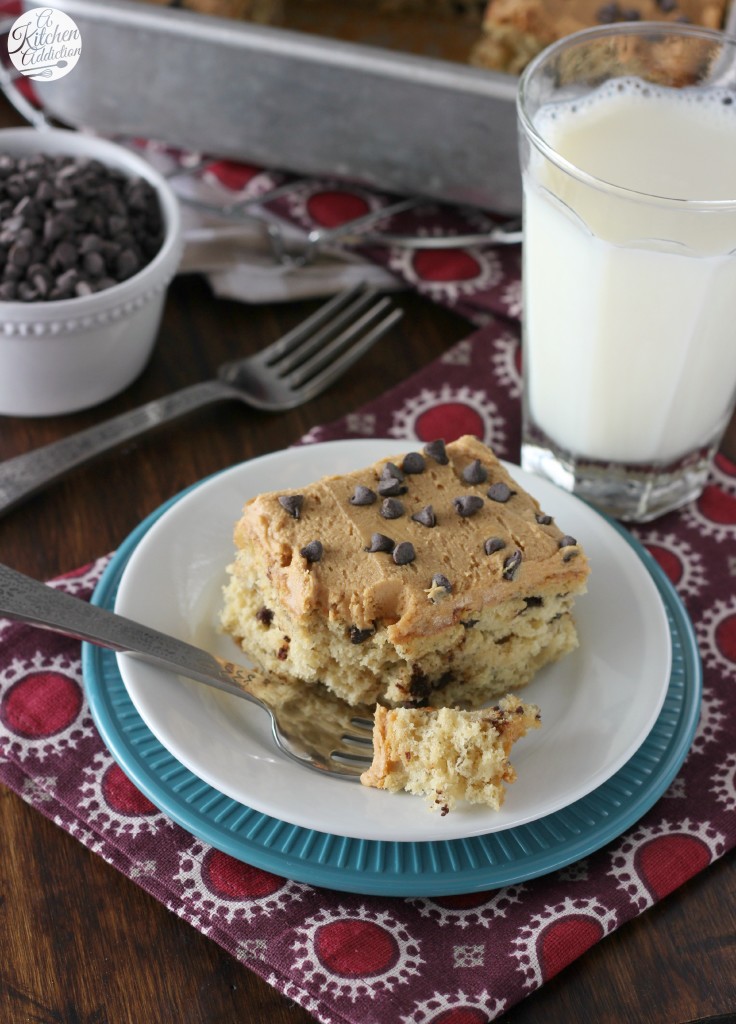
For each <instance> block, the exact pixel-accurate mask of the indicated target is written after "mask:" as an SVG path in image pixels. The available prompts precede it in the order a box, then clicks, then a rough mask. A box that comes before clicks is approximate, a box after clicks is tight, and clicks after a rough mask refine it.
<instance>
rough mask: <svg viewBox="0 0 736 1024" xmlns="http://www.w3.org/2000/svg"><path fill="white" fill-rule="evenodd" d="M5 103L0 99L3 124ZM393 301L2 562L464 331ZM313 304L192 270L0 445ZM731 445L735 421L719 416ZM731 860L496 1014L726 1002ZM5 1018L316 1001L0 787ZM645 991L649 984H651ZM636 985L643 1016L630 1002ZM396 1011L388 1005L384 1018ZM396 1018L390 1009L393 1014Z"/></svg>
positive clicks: (122, 468)
mask: <svg viewBox="0 0 736 1024" xmlns="http://www.w3.org/2000/svg"><path fill="white" fill-rule="evenodd" d="M16 122H17V117H16V116H15V115H14V114H13V113H12V112H10V111H9V110H8V109H6V108H2V107H0V125H2V124H5V125H10V124H13V123H16ZM396 301H397V303H398V304H399V305H400V306H402V307H403V308H404V309H405V311H406V315H405V318H404V321H403V323H402V324H401V325H400V326H399V327H398V328H397V329H396V330H395V332H394V333H393V334H392V335H391V337H390V339H389V338H387V339H384V340H383V341H382V342H380V343H379V344H378V346H377V347H376V348H375V349H374V351H373V352H372V353H371V355H370V356H369V357H366V358H364V359H363V360H362V362H361V363H360V364H359V365H358V366H357V367H356V369H355V371H354V372H352V373H351V374H350V375H349V377H347V378H345V379H344V380H343V381H342V382H341V383H340V385H339V386H338V387H335V388H333V389H332V390H331V391H330V392H328V393H326V394H324V395H322V396H321V397H319V398H318V399H316V400H314V401H312V402H310V403H309V404H308V405H306V406H304V407H302V408H300V409H297V410H294V411H293V412H290V413H285V414H279V415H266V414H262V413H258V412H255V411H253V410H250V409H248V408H246V407H244V406H241V405H236V404H232V403H225V404H221V405H219V406H214V407H212V408H211V409H209V410H206V411H202V412H199V413H197V414H195V415H194V416H193V417H192V418H190V419H188V420H185V421H182V422H180V423H179V424H176V425H171V426H169V427H165V428H162V429H161V430H160V431H159V432H158V433H156V434H155V435H150V436H148V437H147V438H145V439H143V440H141V441H139V442H138V443H137V444H135V445H134V446H130V447H129V448H127V449H125V450H122V451H118V452H116V453H115V455H114V456H107V457H106V458H104V459H102V460H101V461H99V462H98V463H96V464H95V465H93V466H90V467H87V468H84V469H80V470H78V471H77V472H75V473H74V474H73V475H72V476H71V477H69V478H67V479H66V480H65V481H63V482H61V483H58V484H56V485H54V486H53V487H51V488H50V489H49V490H47V491H46V492H45V493H43V494H40V495H38V496H36V497H34V498H33V499H31V500H29V501H28V502H27V503H26V504H24V505H22V506H21V507H19V508H17V509H16V510H14V511H12V512H11V513H9V514H7V515H6V516H5V517H4V518H3V521H2V523H0V562H4V563H7V564H9V565H11V566H13V567H15V568H17V569H20V570H21V571H23V572H26V573H28V574H30V575H32V576H35V577H37V578H39V579H44V578H48V577H50V576H53V575H55V574H57V573H61V572H64V571H66V570H70V569H72V568H75V567H77V566H79V565H81V564H84V563H86V562H88V561H90V560H92V559H94V558H96V557H98V556H99V555H101V554H103V553H105V552H108V551H111V550H113V549H114V548H115V547H116V546H117V545H118V544H119V543H120V542H121V541H122V540H123V539H124V538H125V537H126V536H127V534H128V533H129V532H130V531H131V530H132V529H133V528H134V527H135V526H136V525H137V524H138V523H139V522H140V520H141V519H142V518H143V517H144V516H146V515H147V514H148V513H149V512H151V511H152V510H153V509H155V508H157V507H158V506H159V505H160V504H161V502H162V501H164V500H165V499H167V498H168V497H170V496H171V495H173V494H175V493H177V492H178V491H180V490H181V489H182V488H183V487H186V486H187V485H188V484H191V483H193V482H194V481H196V480H199V479H200V478H202V477H204V476H206V475H207V474H209V473H212V472H214V471H216V470H219V469H222V468H223V467H226V466H229V465H231V464H233V463H236V462H240V461H242V460H244V459H248V458H250V457H251V456H255V455H260V454H264V453H267V452H271V451H275V450H278V449H280V448H282V447H284V446H286V445H288V444H290V443H292V442H293V441H295V440H296V439H297V438H298V437H300V436H301V435H302V434H303V433H305V432H306V431H307V430H308V429H309V428H310V427H312V426H314V425H315V424H318V423H323V422H328V421H330V420H332V419H334V418H335V417H338V416H340V415H342V414H344V413H347V412H349V411H351V410H354V409H355V408H357V407H358V406H360V405H361V404H362V403H364V402H366V401H368V400H370V399H371V398H374V397H376V396H377V395H379V394H381V393H382V392H383V391H384V390H385V389H386V388H387V387H389V386H390V385H392V384H394V383H396V382H398V381H400V380H401V379H403V378H404V377H406V376H407V375H408V374H410V373H411V372H412V371H414V370H416V369H418V368H419V367H421V366H422V365H424V364H426V363H428V362H429V361H431V360H432V359H434V358H436V357H437V356H439V355H440V354H441V353H442V352H443V351H445V350H446V349H447V348H448V347H449V346H450V345H451V344H452V343H453V342H455V341H457V340H459V339H460V338H461V337H463V336H464V335H466V334H467V333H469V331H470V327H469V325H468V324H467V323H466V322H465V321H464V320H462V319H460V318H458V317H456V316H455V315H453V314H452V313H449V312H447V311H444V310H441V309H438V308H437V307H435V306H433V305H431V304H430V303H429V302H427V301H426V300H423V299H421V298H419V297H417V296H415V295H409V294H402V295H400V296H398V297H397V299H396ZM315 305H316V303H311V302H310V303H297V304H293V305H282V306H265V307H262V308H260V307H256V308H254V307H246V306H243V305H240V304H238V303H235V302H229V301H223V300H216V299H214V298H213V297H212V295H211V293H210V291H209V289H208V287H207V285H206V284H205V282H204V281H202V280H201V279H199V278H196V277H189V278H181V279H178V280H177V281H176V282H175V283H174V285H173V286H172V288H171V290H170V294H169V297H168V301H167V306H166V310H165V315H164V322H163V325H162V329H161V333H160V340H159V342H158V344H157V347H156V350H155V353H154V356H153V358H152V361H151V363H150V364H149V366H148V367H147V369H146V370H145V372H144V373H143V375H142V376H141V377H140V378H139V380H138V381H136V382H135V383H134V384H133V385H132V386H131V387H130V388H128V390H127V391H125V393H123V394H122V395H120V396H118V397H117V398H115V399H113V400H111V401H109V402H107V403H106V404H105V405H103V406H101V407H98V408H96V409H92V410H89V411H86V412H81V413H78V414H74V415H70V416H65V417H55V418H51V419H19V418H10V417H0V458H8V457H10V456H13V455H17V454H19V453H21V452H23V451H26V450H28V449H31V448H34V447H37V446H39V445H42V444H45V443H47V442H50V441H52V440H55V439H57V438H60V437H63V436H66V435H68V434H70V433H72V432H74V431H76V430H79V429H81V428H83V427H86V426H90V425H92V424H94V423H97V422H98V421H99V420H101V419H102V418H104V417H107V416H110V415H113V414H115V413H118V412H121V411H123V410H126V409H129V408H133V407H134V406H136V405H139V404H141V403H142V402H145V401H148V400H150V399H153V398H156V397H158V396H160V395H163V394H165V393H167V392H170V391H172V390H174V389H176V388H180V387H183V386H185V385H187V384H190V383H193V382H195V381H198V380H202V379H205V378H206V377H208V376H209V375H211V374H212V373H213V371H214V369H215V367H216V366H217V365H218V364H219V363H220V362H221V361H223V360H225V359H229V358H232V357H234V356H235V355H239V354H240V355H244V354H247V353H249V352H253V351H256V350H257V349H259V348H260V347H262V346H263V345H264V344H267V343H268V342H269V341H270V340H272V339H273V338H274V337H276V336H277V335H278V334H280V333H281V332H283V330H285V329H286V328H287V327H289V326H292V325H293V324H295V323H297V322H298V321H299V320H300V319H301V318H302V317H303V316H304V315H305V314H306V313H307V312H308V311H311V309H312V308H314V307H315ZM728 444H729V450H730V452H731V453H732V454H733V453H734V452H736V430H734V429H733V427H732V430H731V431H730V433H729V442H728ZM735 868H736V865H735V864H734V860H733V858H732V857H731V858H726V859H724V860H722V861H721V862H719V863H717V864H716V865H714V866H713V867H711V868H709V869H708V870H707V871H705V872H704V873H703V874H701V875H700V876H698V877H696V878H695V879H694V880H692V881H691V882H690V883H688V884H687V885H685V886H684V887H682V888H681V889H679V890H677V892H676V893H675V894H674V895H672V896H670V897H669V898H668V899H666V900H664V901H663V902H662V903H661V904H659V905H657V906H655V907H654V908H653V909H650V910H648V911H647V912H646V913H645V914H644V915H643V916H641V917H640V918H638V919H637V920H636V921H635V922H633V923H630V924H628V925H626V926H624V927H623V928H621V929H620V930H619V931H618V932H616V933H615V934H614V935H612V936H611V937H609V938H607V939H606V940H605V941H603V942H601V943H599V944H598V945H597V946H596V947H594V948H593V949H592V950H591V951H589V952H588V953H587V954H586V955H585V956H583V957H582V958H581V959H579V960H578V961H577V962H576V963H575V964H573V965H572V966H571V967H570V968H568V969H567V970H566V971H564V972H563V973H562V974H561V975H559V976H558V977H557V978H556V979H554V980H553V981H552V982H550V983H549V984H547V985H546V986H545V987H544V988H543V989H542V990H541V991H540V992H538V993H536V994H534V995H532V996H530V997H529V998H528V999H527V1000H525V1001H524V1002H523V1003H522V1004H520V1005H519V1006H517V1007H516V1008H514V1009H512V1010H511V1011H510V1012H509V1013H508V1014H507V1015H506V1016H505V1017H504V1018H503V1021H504V1022H507V1024H531V1022H538V1021H541V1020H544V1021H545V1024H590V1022H592V1021H595V1022H598V1024H606V1022H611V1024H613V1022H616V1024H619V1022H620V1021H624V1020H625V1021H631V1022H636V1021H640V1020H644V1019H646V1021H647V1022H648V1024H675V1022H678V1021H684V1020H688V1019H691V1018H693V1017H696V1016H701V1015H706V1014H716V1013H724V1012H727V1011H730V1010H733V1009H734V1008H736V948H735V945H734V935H735V933H736V922H735V921H734V906H735V904H736V900H735V899H734V896H735V895H736V893H735V892H734V889H735V888H736V870H735ZM0 935H2V940H1V942H0V950H1V951H2V955H1V956H0V1022H2V1024H26V1022H28V1024H30V1022H41V1024H46V1022H48V1024H52V1022H55V1024H93V1022H94V1024H153V1022H177V1024H189V1022H191V1024H230V1022H235V1021H239V1022H246V1021H247V1022H249V1024H308V1022H310V1021H313V1018H312V1017H311V1016H310V1015H309V1014H307V1013H306V1012H304V1011H303V1010H302V1009H301V1008H299V1007H298V1006H296V1005H295V1004H293V1003H291V1002H290V1001H289V1000H287V999H286V998H284V997H282V996H281V995H279V994H278V993H277V992H276V991H275V990H274V989H272V988H270V987H269V986H268V985H266V984H265V983H264V982H262V981H260V980H259V979H258V978H257V977H256V976H255V975H254V974H252V973H251V972H250V971H249V970H248V969H247V968H245V967H243V966H242V965H241V964H239V963H238V962H237V961H235V960H234V959H232V958H231V957H230V956H229V955H227V954H226V953H225V952H223V951H222V950H221V949H220V948H219V947H218V946H217V945H216V944H215V943H214V942H213V941H211V940H210V939H208V938H206V937H205V936H204V935H202V934H200V933H199V932H197V931H196V930H195V929H194V928H193V927H191V926H190V925H188V924H186V923H185V922H183V921H181V920H180V919H179V918H177V917H176V916H175V915H174V914H172V913H171V912H169V911H168V910H166V909H165V908H164V907H163V906H162V905H161V904H159V903H158V902H157V901H156V900H155V899H154V898H153V897H151V896H149V895H147V894H146V893H145V892H144V891H143V890H142V889H140V888H139V887H138V886H136V885H135V884H134V883H133V882H131V881H129V880H128V879H127V878H125V877H124V876H123V875H121V874H119V873H118V872H117V871H116V870H115V869H113V868H112V867H110V866H109V865H108V864H106V863H105V862H104V861H103V860H102V859H101V858H100V857H98V856H96V855H94V854H92V853H90V852H89V851H88V850H87V849H86V848H85V847H84V846H83V845H82V844H81V843H79V842H78V841H76V840H75V839H73V838H71V837H70V836H69V835H67V834H66V833H65V832H63V831H62V830H61V829H60V828H58V827H57V826H55V825H53V824H52V823H50V822H49V821H47V820H46V819H45V818H43V817H42V816H41V815H40V814H38V813H37V812H36V811H34V810H32V809H31V808H30V807H28V806H27V805H26V804H25V803H23V801H22V800H20V798H19V797H17V796H16V795H15V794H14V793H12V792H10V791H8V790H7V789H4V788H2V789H0ZM653 988H654V989H656V998H652V989H653ZM642 992H646V993H648V994H647V998H646V1000H645V1005H646V1006H647V1013H646V1017H644V1016H642V1015H641V1013H640V1012H639V1011H638V1007H639V1006H640V1005H641V1004H640V994H641V993H642ZM386 1024H394V1022H386ZM395 1024H398V1022H395Z"/></svg>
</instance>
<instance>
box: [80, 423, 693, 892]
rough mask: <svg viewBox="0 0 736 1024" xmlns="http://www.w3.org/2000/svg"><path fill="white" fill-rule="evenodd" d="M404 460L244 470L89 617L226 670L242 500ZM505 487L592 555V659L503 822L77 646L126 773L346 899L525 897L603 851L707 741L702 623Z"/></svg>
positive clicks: (631, 545) (117, 563)
mask: <svg viewBox="0 0 736 1024" xmlns="http://www.w3.org/2000/svg"><path fill="white" fill-rule="evenodd" d="M404 447H406V444H405V443H404V444H403V445H402V443H401V442H398V443H397V442H396V441H378V440H365V441H362V440H361V441H335V442H329V443H326V444H322V445H311V446H306V447H303V448H295V449H287V450H286V451H283V452H278V453H276V454H272V455H267V456H264V457H262V458H259V459H254V460H252V461H250V462H247V463H243V464H242V465H239V466H235V467H234V468H232V469H230V470H227V471H225V472H223V473H221V474H218V475H217V476H214V477H211V478H209V479H207V480H205V481H204V482H203V483H201V484H199V485H197V486H196V487H194V488H191V489H190V490H188V491H186V492H184V494H182V495H180V496H178V497H177V498H175V499H173V500H172V501H171V502H169V503H167V504H166V505H165V506H163V507H162V508H161V509H159V510H157V511H156V512H155V513H154V514H153V515H152V516H150V517H149V518H148V519H147V520H145V521H144V522H143V523H141V525H140V526H139V527H138V528H137V529H136V530H135V531H134V532H133V533H132V534H131V536H130V537H129V538H128V539H127V540H126V541H125V543H124V544H123V545H122V546H121V547H120V549H119V550H118V552H117V554H116V556H115V558H114V559H113V561H112V562H111V563H110V565H109V567H108V569H107V571H106V573H105V575H104V577H103V579H102V580H101V582H100V584H99V586H98V588H97V591H96V593H95V596H94V598H93V600H94V602H95V603H97V604H100V605H103V606H104V607H107V608H114V609H115V610H116V611H118V612H120V613H121V614H123V615H127V616H129V617H130V618H133V619H137V620H139V621H141V622H145V623H146V624H148V625H150V626H153V627H155V628H157V629H160V630H163V631H165V632H167V633H171V634H173V635H175V636H178V637H181V639H183V640H187V641H188V642H190V643H194V644H196V645H198V646H201V647H205V648H206V649H208V650H210V651H212V652H213V653H215V654H220V655H222V656H227V657H230V658H232V656H233V647H232V640H231V638H229V637H227V636H223V635H222V634H221V633H220V632H219V630H218V625H217V622H218V614H219V610H220V607H221V588H222V586H223V584H224V583H225V580H226V567H227V566H228V564H229V563H230V561H231V560H232V557H233V554H234V548H233V542H232V531H233V526H234V524H235V522H236V520H237V519H238V518H239V515H240V511H241V509H242V506H243V504H244V502H245V501H246V500H247V499H248V498H250V497H252V496H254V495H256V494H258V493H260V492H262V491H266V490H276V489H280V488H293V487H300V486H302V485H305V484H307V483H309V482H311V481H313V480H316V479H318V478H319V477H320V476H323V475H324V474H326V473H342V472H349V471H351V470H353V469H355V468H357V467H360V466H363V465H369V464H370V463H372V462H374V461H376V460H377V459H380V458H386V457H388V456H392V455H393V456H396V455H397V454H399V453H400V452H401V451H402V449H403V448H404ZM509 469H510V470H511V472H512V474H513V475H514V476H515V478H516V479H517V480H518V481H519V483H521V484H522V486H524V487H525V488H526V489H527V490H529V491H530V492H531V493H532V494H534V495H535V496H536V497H537V498H538V499H539V501H540V503H541V504H542V507H543V508H544V510H545V512H547V513H549V514H551V515H553V516H554V517H555V518H556V519H557V520H558V522H559V523H560V524H561V525H562V526H563V528H564V530H565V532H567V533H571V534H572V535H574V536H575V537H577V538H578V540H579V541H580V542H581V543H582V544H583V546H584V548H585V550H586V553H587V555H588V557H589V559H590V562H591V567H592V571H591V578H590V581H589V592H588V593H587V594H586V595H585V596H584V597H583V598H580V599H578V602H577V604H576V621H577V625H578V633H579V636H580V647H579V649H578V650H577V651H575V652H574V653H573V654H572V655H569V656H568V657H566V658H564V659H563V660H562V661H560V662H558V663H557V664H555V665H552V666H548V667H547V668H545V669H544V670H542V672H541V673H540V674H539V675H538V677H537V678H536V679H535V680H534V682H533V683H532V684H531V685H530V686H528V687H526V688H525V689H524V691H523V694H524V699H528V700H530V701H533V702H534V703H536V704H539V706H540V708H541V710H542V722H543V727H542V729H540V730H538V731H536V732H534V733H532V734H530V735H529V736H527V737H525V738H524V739H523V740H521V741H520V742H519V743H518V744H517V746H516V747H515V748H514V752H513V762H514V766H515V767H516V769H517V771H518V775H519V778H518V781H517V782H516V783H514V785H513V786H511V787H509V789H508V792H507V798H506V802H505V804H504V806H503V808H502V809H501V810H500V811H497V812H496V811H492V810H490V809H489V808H485V807H480V806H474V805H473V806H471V805H468V806H463V807H457V808H455V809H454V810H453V811H452V812H451V813H450V814H448V815H446V816H444V817H442V816H440V815H438V814H436V813H432V812H431V811H430V810H429V809H428V808H427V806H426V804H425V803H424V801H423V800H421V799H420V798H417V797H412V796H409V795H408V794H398V795H396V794H389V793H386V792H384V791H379V790H374V789H368V788H365V787H362V786H360V785H359V784H356V782H355V781H348V780H345V779H339V778H335V777H330V776H325V775H322V774H316V773H314V772H311V771H309V770H308V769H305V768H303V767H301V766H299V765H297V764H295V763H294V762H292V761H290V760H288V759H286V758H284V757H283V756H282V755H280V754H279V752H278V751H277V750H276V748H275V746H274V743H273V740H272V738H271V733H270V724H269V721H268V718H267V716H266V715H265V714H264V713H263V712H262V711H261V710H260V709H258V708H257V707H255V706H253V705H251V704H249V703H247V702H245V701H241V700H238V699H237V698H234V697H229V696H228V695H226V694H222V693H219V692H217V691H214V690H210V688H208V687H203V686H201V685H200V684H197V683H194V682H191V681H189V680H185V679H182V678H180V677H178V676H176V675H174V674H170V673H166V672H164V671H162V670H160V669H157V668H154V667H152V666H149V665H145V664H144V663H142V662H140V661H138V660H135V659H133V658H131V657H130V656H127V655H114V654H112V653H111V652H109V651H103V650H101V649H99V648H96V647H91V646H89V645H85V646H84V649H83V668H84V678H85V685H86V689H87V693H88V698H89V702H90V706H91V709H92V714H93V716H94V719H95V722H96V724H97V727H98V729H99V731H100V733H101V735H102V738H103V739H104V741H105V743H106V744H107V746H108V748H109V749H110V751H111V753H112V755H113V756H114V757H115V759H116V760H117V762H118V763H119V764H120V766H121V768H122V769H123V770H124V771H125V772H126V774H128V776H129V777H130V778H131V779H132V781H133V782H134V783H135V784H136V785H137V786H138V788H139V789H140V790H141V791H142V792H143V793H144V794H145V795H146V796H147V797H148V798H149V799H150V800H151V801H152V803H154V804H155V805H156V806H157V807H159V808H160V809H161V810H162V811H164V812H165V813H166V814H168V815H169V817H171V818H172V819H173V820H174V821H176V822H177V823H178V824H180V825H182V826H183V827H184V828H185V829H187V830H188V831H189V832H191V833H193V834H194V835H195V836H197V837H198V838H200V839H202V840H204V841H205V842H207V843H210V844H211V845H212V846H214V847H216V848H217V849H219V850H222V851H223V852H225V853H228V854H231V855H232V856H234V857H236V858H238V859H240V860H242V861H245V862H247V863H249V864H252V865H255V866H257V867H261V868H264V869H266V870H268V871H271V872H273V873H275V874H279V875H283V876H285V877H288V878H291V879H294V880H297V881H301V882H306V883H309V884H313V885H321V886H327V887H329V888H332V889H341V890H344V891H348V892H359V893H365V894H374V895H387V896H419V895H421V896H440V895H448V894H458V893H468V892H473V891H482V890H486V889H491V888H496V887H498V886H501V885H508V884H511V883H514V882H520V881H523V880H526V879H529V878H533V877H535V876H538V875H542V874H545V873H547V872H550V871H553V870H555V869H557V868H561V867H563V866H565V865H566V864H569V863H571V862H573V861H575V860H578V859H579V858H580V857H583V856H586V855H587V854H589V853H591V852H593V851H594V850H597V849H599V848H600V847H602V846H604V845H605V844H606V843H607V842H609V841H610V840H612V839H614V838H615V837H616V836H618V835H620V834H621V833H622V832H624V831H625V830H626V829H627V828H628V827H629V826H630V825H631V824H633V822H635V821H636V820H637V819H638V818H640V817H641V816H642V815H643V814H644V813H645V811H647V810H648V809H649V807H651V806H652V805H653V804H654V803H655V802H656V800H657V799H658V798H659V797H660V795H661V794H662V793H663V792H664V790H665V789H666V788H667V786H668V785H669V784H670V782H671V781H672V779H673V778H674V776H675V774H676V773H677V770H678V769H679V767H680V765H681V763H682V761H683V759H684V757H685V755H686V753H687V751H688V749H689V747H690V744H691V742H692V738H693V735H694V732H695V728H696V725H697V720H698V710H699V705H700V697H701V690H702V676H701V670H700V662H699V656H698V650H697V645H696V641H695V637H694V634H693V630H692V626H691V624H690V621H689V619H688V617H687V614H686V613H685V611H684V609H683V607H682V605H681V603H680V601H679V598H678V597H677V595H676V593H675V591H674V589H673V587H672V586H671V584H670V583H669V581H668V580H667V578H666V577H665V575H664V574H663V573H662V571H661V569H660V568H659V566H658V565H657V564H656V562H655V561H654V559H652V558H651V556H650V555H649V554H648V553H647V552H646V551H645V550H644V549H643V548H642V547H641V546H640V545H639V544H638V543H637V542H636V541H635V540H634V539H633V538H632V537H631V536H630V534H629V533H628V532H627V531H625V530H624V529H622V528H621V527H619V526H618V525H617V524H615V523H613V522H612V521H611V520H609V519H607V518H606V517H604V516H602V515H601V514H600V513H598V512H596V511H594V510H593V509H592V508H590V507H589V506H588V505H586V504H584V503H583V502H581V501H579V500H578V499H576V498H574V497H573V496H571V495H569V494H566V493H565V492H563V491H560V490H559V489H557V488H556V487H554V486H553V485H551V484H549V483H547V482H546V481H543V480H539V479H537V478H534V477H530V476H529V475H528V474H525V473H524V472H523V471H522V470H521V469H519V468H518V467H515V466H510V467H509Z"/></svg>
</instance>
